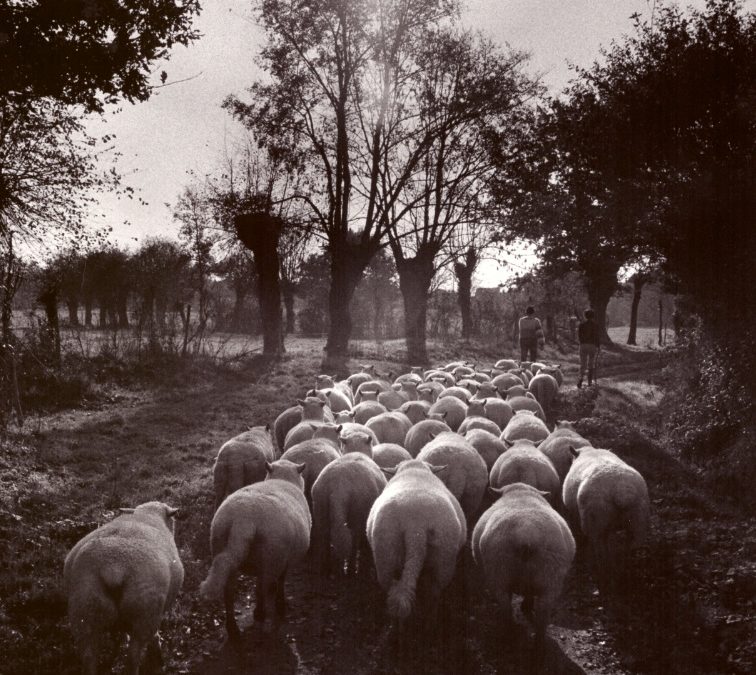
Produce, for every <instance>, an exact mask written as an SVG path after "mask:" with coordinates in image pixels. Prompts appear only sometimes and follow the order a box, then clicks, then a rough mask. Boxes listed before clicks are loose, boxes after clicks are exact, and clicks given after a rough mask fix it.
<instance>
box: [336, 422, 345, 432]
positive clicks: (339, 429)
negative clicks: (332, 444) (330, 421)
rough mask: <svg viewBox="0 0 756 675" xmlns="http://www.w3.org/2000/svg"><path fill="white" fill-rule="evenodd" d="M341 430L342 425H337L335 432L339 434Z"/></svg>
mask: <svg viewBox="0 0 756 675" xmlns="http://www.w3.org/2000/svg"><path fill="white" fill-rule="evenodd" d="M343 428H344V425H343V424H339V426H337V427H336V431H337V432H338V433H341V430H342V429H343Z"/></svg>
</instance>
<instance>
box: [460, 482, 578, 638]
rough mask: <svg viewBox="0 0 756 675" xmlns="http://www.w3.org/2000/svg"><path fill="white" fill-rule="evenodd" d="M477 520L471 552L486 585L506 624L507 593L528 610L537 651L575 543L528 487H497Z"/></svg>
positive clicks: (557, 517) (509, 606) (509, 609)
mask: <svg viewBox="0 0 756 675" xmlns="http://www.w3.org/2000/svg"><path fill="white" fill-rule="evenodd" d="M499 495H500V496H499V499H498V500H497V501H496V502H494V504H493V505H492V506H491V507H490V508H489V509H488V510H487V511H485V513H483V515H482V516H481V517H480V520H478V523H477V525H476V526H475V529H474V530H473V534H472V552H473V558H474V560H475V562H476V563H477V564H478V565H479V566H480V567H481V568H482V570H483V576H484V579H485V582H486V585H487V586H488V588H489V589H490V590H491V593H492V594H493V596H494V598H495V599H496V600H497V601H498V602H499V603H500V604H501V606H502V609H503V610H504V615H505V620H506V622H507V623H509V624H511V623H512V593H518V594H520V595H523V596H525V601H524V603H523V605H524V606H525V607H529V608H531V609H532V610H533V619H534V624H535V639H536V649H541V648H542V647H543V643H544V640H545V637H546V628H547V626H548V624H549V620H550V617H551V613H552V611H553V609H554V607H555V606H556V603H557V601H558V599H559V596H560V594H561V592H562V586H563V584H564V579H565V577H566V576H567V573H568V571H569V569H570V566H571V565H572V561H573V559H574V557H575V540H574V539H573V537H572V534H571V533H570V529H569V527H567V523H566V522H565V521H564V519H563V518H562V517H561V516H560V515H559V514H558V513H557V512H556V511H554V510H553V509H552V508H551V507H550V506H549V505H548V503H547V502H546V500H545V499H544V498H543V496H542V495H541V494H540V493H539V492H538V490H536V489H535V488H533V487H531V486H530V485H525V484H523V483H514V484H512V485H508V486H506V487H504V488H502V489H501V490H500V492H499Z"/></svg>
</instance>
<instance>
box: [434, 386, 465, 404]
mask: <svg viewBox="0 0 756 675" xmlns="http://www.w3.org/2000/svg"><path fill="white" fill-rule="evenodd" d="M447 396H454V397H456V398H458V399H459V400H460V401H462V403H464V404H465V405H467V404H468V403H469V402H470V399H471V398H472V397H473V395H472V392H470V391H469V390H468V389H465V388H464V387H457V386H454V387H447V388H446V389H444V390H443V391H442V392H441V393H440V394H439V395H438V398H439V399H441V398H445V397H447ZM436 400H438V399H436Z"/></svg>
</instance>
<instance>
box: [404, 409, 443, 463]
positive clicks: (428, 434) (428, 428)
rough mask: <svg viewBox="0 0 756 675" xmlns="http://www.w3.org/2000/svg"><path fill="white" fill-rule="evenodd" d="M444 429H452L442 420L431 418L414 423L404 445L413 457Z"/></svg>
mask: <svg viewBox="0 0 756 675" xmlns="http://www.w3.org/2000/svg"><path fill="white" fill-rule="evenodd" d="M434 414H435V413H434ZM442 431H451V428H450V427H449V425H448V424H447V423H446V422H442V421H441V420H430V419H429V420H423V421H422V422H418V423H417V424H413V425H412V427H411V428H410V430H409V431H408V432H407V436H406V438H405V439H404V447H405V448H406V449H407V452H409V454H410V455H412V457H417V455H418V453H419V452H420V450H422V449H423V446H424V445H425V444H426V443H429V442H430V441H431V440H433V437H434V436H436V435H438V434H440V433H441V432H442Z"/></svg>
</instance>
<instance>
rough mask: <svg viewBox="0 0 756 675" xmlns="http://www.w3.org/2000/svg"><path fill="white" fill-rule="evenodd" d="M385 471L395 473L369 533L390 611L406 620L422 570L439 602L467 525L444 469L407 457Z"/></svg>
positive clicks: (375, 510) (370, 522)
mask: <svg viewBox="0 0 756 675" xmlns="http://www.w3.org/2000/svg"><path fill="white" fill-rule="evenodd" d="M384 471H385V472H386V473H389V474H393V475H392V477H391V478H390V480H389V482H388V484H387V485H386V487H385V488H384V490H383V492H382V493H381V494H380V496H379V497H378V498H377V499H376V500H375V502H374V503H373V507H372V508H371V509H370V514H369V515H368V521H367V538H368V542H369V544H370V548H371V550H372V552H373V562H374V564H375V570H376V574H377V577H378V583H379V584H380V586H381V588H382V589H383V590H384V591H386V593H387V595H388V598H387V609H388V613H389V615H390V616H391V617H393V618H395V619H398V620H399V621H400V622H401V621H403V620H404V619H406V618H407V617H408V616H409V615H410V613H411V612H412V609H413V606H414V604H415V593H416V588H417V582H418V578H419V577H420V573H421V572H425V573H426V575H427V578H428V582H429V583H428V589H429V594H430V598H429V599H430V601H431V603H432V605H433V607H432V609H433V608H435V605H436V602H437V600H438V598H439V597H440V594H441V592H442V591H443V589H444V588H446V586H448V585H449V583H450V582H451V580H452V577H453V576H454V571H455V568H456V564H457V557H458V555H459V552H460V551H461V549H462V547H463V546H464V543H465V539H466V538H467V526H466V523H465V517H464V514H463V513H462V509H461V507H460V505H459V502H457V500H456V499H455V498H454V496H453V495H452V494H451V492H449V490H448V488H447V487H446V486H445V485H444V483H443V482H442V481H441V480H440V479H439V478H438V477H437V476H435V475H434V473H437V472H439V471H442V469H439V468H436V467H430V466H429V465H427V464H425V463H424V462H421V461H418V460H407V461H404V462H402V463H401V464H399V466H398V467H396V468H394V469H384Z"/></svg>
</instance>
